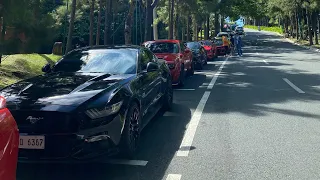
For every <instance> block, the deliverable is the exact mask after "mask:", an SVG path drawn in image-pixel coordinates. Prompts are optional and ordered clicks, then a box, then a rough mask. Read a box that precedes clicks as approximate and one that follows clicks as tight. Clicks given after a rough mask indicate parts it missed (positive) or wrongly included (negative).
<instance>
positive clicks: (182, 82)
mask: <svg viewBox="0 0 320 180" xmlns="http://www.w3.org/2000/svg"><path fill="white" fill-rule="evenodd" d="M184 80H185V73H184V64H182V65H181V69H180V77H179V86H180V87H183V86H184Z"/></svg>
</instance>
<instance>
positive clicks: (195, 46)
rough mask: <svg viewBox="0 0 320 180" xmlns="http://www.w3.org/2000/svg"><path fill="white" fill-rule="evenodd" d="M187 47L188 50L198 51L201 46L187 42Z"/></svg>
mask: <svg viewBox="0 0 320 180" xmlns="http://www.w3.org/2000/svg"><path fill="white" fill-rule="evenodd" d="M187 47H188V48H190V49H199V48H200V47H201V45H200V43H198V42H188V43H187Z"/></svg>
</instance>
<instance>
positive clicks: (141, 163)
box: [105, 159, 148, 166]
mask: <svg viewBox="0 0 320 180" xmlns="http://www.w3.org/2000/svg"><path fill="white" fill-rule="evenodd" d="M105 162H106V163H107V164H122V165H129V166H146V165H147V164H148V161H143V160H126V159H110V160H107V161H105Z"/></svg>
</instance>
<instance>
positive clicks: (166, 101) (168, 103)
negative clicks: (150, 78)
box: [162, 77, 173, 111]
mask: <svg viewBox="0 0 320 180" xmlns="http://www.w3.org/2000/svg"><path fill="white" fill-rule="evenodd" d="M170 78H171V77H169V79H168V81H167V82H168V87H167V89H166V92H165V94H164V96H163V104H162V110H164V111H168V110H171V109H172V104H173V88H172V82H171V79H170Z"/></svg>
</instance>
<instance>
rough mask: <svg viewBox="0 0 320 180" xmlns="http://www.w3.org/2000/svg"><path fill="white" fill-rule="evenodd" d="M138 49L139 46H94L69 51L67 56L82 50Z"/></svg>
mask: <svg viewBox="0 0 320 180" xmlns="http://www.w3.org/2000/svg"><path fill="white" fill-rule="evenodd" d="M140 48H141V46H137V45H95V46H86V47H80V48H77V49H74V50H72V51H70V52H69V53H67V54H70V53H75V52H78V51H84V50H99V49H102V50H103V49H137V50H139V49H140ZM67 54H66V55H67Z"/></svg>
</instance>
